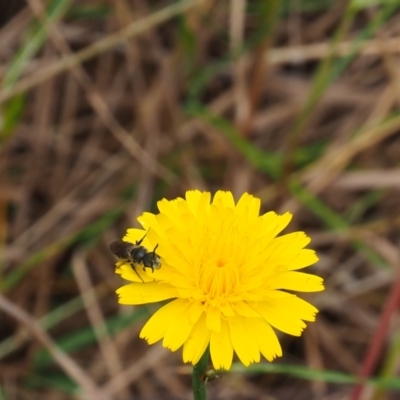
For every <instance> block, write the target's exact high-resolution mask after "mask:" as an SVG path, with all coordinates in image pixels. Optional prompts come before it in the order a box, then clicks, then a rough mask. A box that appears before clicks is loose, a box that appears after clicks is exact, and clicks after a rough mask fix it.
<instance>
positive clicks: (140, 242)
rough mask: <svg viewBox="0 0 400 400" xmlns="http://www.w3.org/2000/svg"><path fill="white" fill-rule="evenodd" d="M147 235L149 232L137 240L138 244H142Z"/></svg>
mask: <svg viewBox="0 0 400 400" xmlns="http://www.w3.org/2000/svg"><path fill="white" fill-rule="evenodd" d="M146 235H147V232H146V233H145V234H144V236H143V237H142V238H141V239H140V240H137V241H136V245H137V246H140V245H141V244H142V242H143V240H144V238H145V237H146Z"/></svg>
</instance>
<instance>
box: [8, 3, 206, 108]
mask: <svg viewBox="0 0 400 400" xmlns="http://www.w3.org/2000/svg"><path fill="white" fill-rule="evenodd" d="M203 1H204V0H186V1H182V2H177V3H174V4H172V5H171V6H168V7H165V8H164V9H162V10H160V11H158V12H155V13H153V14H151V15H150V16H148V17H146V18H143V20H141V21H134V22H132V23H131V24H130V25H129V26H127V27H126V28H123V29H121V30H120V31H119V32H117V33H114V34H113V35H108V36H107V37H105V38H104V39H101V40H99V41H97V42H96V43H94V44H92V45H90V46H88V47H87V48H85V49H83V50H81V51H78V52H76V53H73V54H71V55H69V56H67V57H65V58H63V59H61V60H60V61H56V62H55V63H53V64H51V65H49V66H48V67H45V68H42V69H40V70H39V71H38V72H36V73H35V74H34V75H33V76H30V77H27V78H24V79H21V80H20V81H19V82H18V83H17V84H15V86H13V87H9V88H3V89H2V90H1V91H0V103H3V102H4V101H6V100H8V99H10V98H12V97H14V96H15V95H17V94H20V93H23V92H25V91H27V90H29V89H31V88H33V87H35V86H37V85H38V84H40V83H42V82H43V81H46V80H47V79H49V78H51V77H54V76H56V75H58V74H60V73H62V72H64V71H66V70H68V69H71V68H73V67H76V66H77V65H80V64H82V63H83V62H84V61H87V60H89V59H91V58H93V57H95V56H97V55H99V54H101V53H103V52H105V51H107V50H110V49H111V48H113V47H114V46H116V45H118V44H121V43H123V42H125V41H126V40H127V39H129V38H132V37H134V36H137V35H140V34H141V33H143V32H145V31H147V30H149V29H151V28H154V27H156V26H157V25H159V24H161V23H162V22H165V21H167V20H169V19H170V18H173V17H175V16H177V15H179V14H181V13H183V12H185V11H187V10H189V9H191V8H192V7H195V6H197V5H199V4H201V3H202V2H203Z"/></svg>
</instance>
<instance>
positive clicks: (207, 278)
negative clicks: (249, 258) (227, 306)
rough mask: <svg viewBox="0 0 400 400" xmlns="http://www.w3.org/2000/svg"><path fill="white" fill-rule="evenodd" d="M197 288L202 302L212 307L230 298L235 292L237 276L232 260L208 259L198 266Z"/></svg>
mask: <svg viewBox="0 0 400 400" xmlns="http://www.w3.org/2000/svg"><path fill="white" fill-rule="evenodd" d="M199 267H200V270H199V272H200V273H199V281H198V284H199V287H200V288H201V289H202V292H203V298H204V300H205V301H206V302H207V303H209V304H210V305H212V306H213V307H215V306H218V305H219V304H221V303H222V302H225V301H226V300H227V299H228V298H230V297H231V296H232V295H234V293H235V292H236V290H237V287H238V283H239V275H238V270H237V266H236V265H235V264H234V263H233V262H232V260H230V259H228V258H226V257H223V256H217V257H215V256H214V257H210V258H208V259H206V260H205V261H204V262H203V263H201V264H200V265H199Z"/></svg>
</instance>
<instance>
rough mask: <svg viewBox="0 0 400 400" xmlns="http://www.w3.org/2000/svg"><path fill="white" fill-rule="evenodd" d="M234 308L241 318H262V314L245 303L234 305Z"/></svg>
mask: <svg viewBox="0 0 400 400" xmlns="http://www.w3.org/2000/svg"><path fill="white" fill-rule="evenodd" d="M232 308H233V309H234V310H235V313H236V315H240V316H241V317H246V318H260V314H258V313H257V311H255V310H254V308H253V307H251V306H250V305H249V304H247V302H245V301H240V302H237V303H234V304H232Z"/></svg>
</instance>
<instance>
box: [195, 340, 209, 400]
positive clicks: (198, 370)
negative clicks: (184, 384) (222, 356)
mask: <svg viewBox="0 0 400 400" xmlns="http://www.w3.org/2000/svg"><path fill="white" fill-rule="evenodd" d="M209 357H210V351H209V349H208V348H207V350H206V351H205V352H204V354H203V355H202V356H201V358H200V361H199V362H198V363H197V364H196V365H194V366H193V376H192V388H193V398H194V400H206V399H207V393H206V380H205V373H206V371H207V367H208V359H209Z"/></svg>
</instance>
